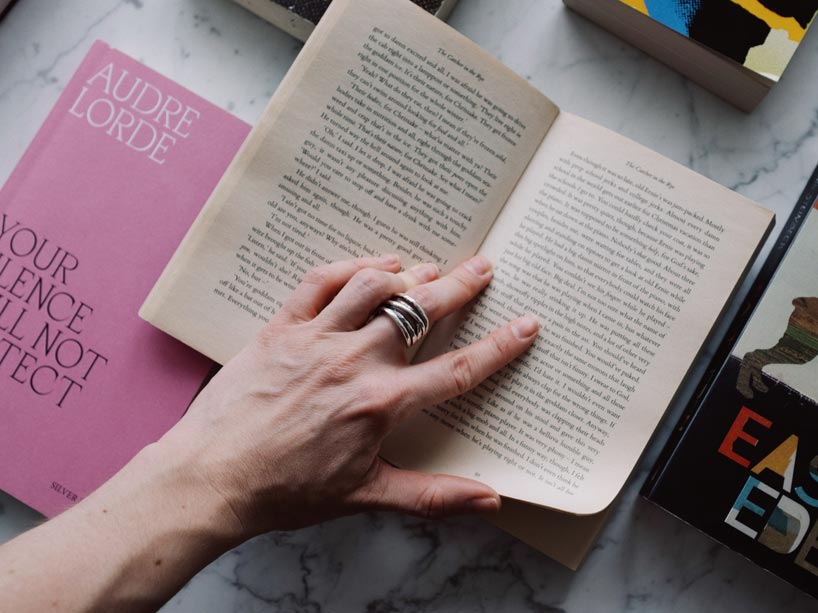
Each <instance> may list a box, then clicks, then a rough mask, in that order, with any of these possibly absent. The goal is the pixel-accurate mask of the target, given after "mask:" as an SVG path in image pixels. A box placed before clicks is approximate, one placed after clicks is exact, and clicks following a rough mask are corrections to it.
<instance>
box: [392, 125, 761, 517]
mask: <svg viewBox="0 0 818 613" xmlns="http://www.w3.org/2000/svg"><path fill="white" fill-rule="evenodd" d="M772 217H773V216H772V213H770V212H769V211H767V210H765V209H762V208H761V207H759V206H757V205H756V204H754V203H752V202H751V201H749V200H747V199H746V198H744V197H742V196H739V195H738V194H735V193H734V192H731V191H730V190H728V189H726V188H724V187H722V186H720V185H717V184H716V183H713V182H712V181H710V180H708V179H705V178H704V177H701V176H699V175H697V174H695V173H694V172H692V171H690V170H688V169H686V168H684V167H682V166H680V165H678V164H676V163H675V162H672V161H670V160H668V159H666V158H663V157H662V156H659V155H658V154H656V153H654V152H651V151H650V150H648V149H646V148H645V147H643V146H641V145H638V144H636V143H634V142H632V141H630V140H628V139H625V138H623V137H621V136H619V135H617V134H615V133H613V132H611V131H609V130H607V129H605V128H602V127H600V126H597V125H595V124H593V123H591V122H588V121H586V120H584V119H581V118H579V117H576V116H573V115H570V114H568V113H565V112H562V113H561V114H560V116H559V117H558V118H557V119H556V121H555V122H554V125H553V126H552V129H551V132H549V134H548V136H547V138H546V140H545V142H544V143H543V145H542V146H541V147H540V150H539V151H538V152H537V154H536V156H535V158H534V159H533V160H532V162H531V165H530V166H529V168H528V170H527V171H526V174H525V176H524V177H523V178H522V179H521V181H520V184H519V185H518V187H517V189H516V190H515V191H514V193H513V194H512V196H511V198H510V199H509V202H508V204H507V205H506V208H505V209H504V210H503V212H502V213H501V214H500V216H499V217H498V219H497V221H496V223H495V225H494V227H493V228H492V230H491V232H490V233H489V235H488V237H487V239H486V241H485V243H484V244H483V245H482V246H481V248H480V252H481V253H482V254H484V255H486V256H487V257H489V258H490V259H491V260H492V261H493V262H494V263H495V266H496V272H495V278H494V280H493V281H492V283H491V285H490V287H489V288H488V289H487V291H486V292H485V293H484V294H483V295H482V296H481V297H480V298H479V300H478V301H477V302H476V304H474V305H473V307H471V308H470V309H469V310H468V311H467V312H466V313H465V314H464V315H463V316H462V317H461V318H460V320H459V321H458V320H456V319H452V321H450V322H448V325H444V326H438V327H436V328H435V329H434V330H433V332H432V336H430V338H429V339H428V341H427V343H426V344H425V345H424V347H423V350H422V352H421V355H420V356H419V359H421V360H422V359H426V358H428V357H430V356H431V355H434V354H436V353H440V352H443V351H448V350H452V349H456V348H458V347H461V346H463V345H466V344H468V343H471V342H474V341H475V340H477V339H479V338H481V337H484V336H485V335H486V334H488V333H489V332H490V331H491V330H492V329H494V328H496V327H499V326H500V325H502V324H503V323H504V322H506V321H507V320H509V319H512V318H514V317H517V316H520V315H523V314H526V313H533V314H535V315H537V316H538V317H539V319H540V322H541V324H542V331H541V333H540V337H539V338H538V340H537V341H536V343H535V345H534V346H533V347H532V349H531V350H529V352H528V353H527V354H526V355H525V356H524V357H522V358H521V359H519V360H517V361H516V362H514V363H512V364H511V365H509V366H508V367H507V368H506V369H504V370H503V371H501V372H500V373H498V374H497V375H495V376H493V377H491V378H490V379H489V380H488V381H486V382H485V383H484V384H483V385H481V386H480V387H478V388H477V389H476V390H474V391H473V392H471V393H469V394H467V395H466V396H464V397H461V398H458V399H455V400H452V401H449V402H447V403H444V404H442V405H440V406H437V407H433V408H430V409H428V410H426V411H424V412H423V413H421V414H419V415H418V416H417V417H415V418H413V419H412V420H411V421H410V422H408V423H407V424H406V425H405V426H404V427H403V429H402V430H401V431H400V432H398V433H397V434H396V435H395V436H393V437H392V438H391V439H390V440H389V441H388V445H387V448H386V453H385V456H386V457H387V458H388V459H389V460H391V461H395V462H396V463H397V464H398V465H401V466H408V467H412V468H416V469H419V470H425V471H431V472H449V473H454V474H459V475H462V476H466V477H471V478H476V479H480V480H482V481H485V482H486V483H488V484H489V485H491V486H492V487H494V488H495V489H496V490H497V491H498V492H499V493H501V494H504V495H507V496H510V497H513V498H519V499H522V500H527V501H531V502H535V503H537V504H540V505H543V506H548V507H553V508H557V509H561V510H565V511H569V512H572V513H577V514H590V513H596V512H599V511H600V510H602V509H604V508H605V507H607V506H608V505H609V504H610V503H611V501H612V500H613V499H614V497H615V496H616V494H617V493H618V492H619V490H620V488H621V487H622V485H623V484H624V482H625V480H626V479H627V477H628V475H629V474H630V472H631V470H632V469H633V466H634V465H635V463H636V461H637V460H638V458H639V456H640V455H641V453H642V450H643V448H644V447H645V446H646V444H647V442H648V440H649V438H650V436H651V434H652V433H653V431H654V429H655V428H656V426H657V424H658V422H659V420H660V418H661V416H662V414H663V413H664V411H665V410H666V408H667V407H668V405H669V403H670V401H671V399H672V397H673V395H674V393H675V392H676V390H677V388H678V386H679V385H680V383H681V382H682V380H683V378H684V376H685V374H686V373H687V371H688V369H689V368H690V365H691V363H692V362H693V360H694V359H695V357H696V355H697V353H698V352H699V350H700V348H701V345H702V344H703V342H704V341H705V339H706V337H707V335H708V334H709V332H710V330H711V328H712V326H713V324H714V322H715V321H716V320H717V319H718V317H719V315H720V313H721V312H722V310H723V308H724V306H725V303H726V302H727V300H728V299H729V297H730V296H731V294H732V293H733V291H734V288H735V287H736V285H737V283H738V282H739V280H740V279H741V278H742V277H743V274H744V273H745V272H746V270H747V267H748V265H749V263H750V262H751V260H752V258H753V256H754V254H755V253H756V250H757V248H758V246H759V244H760V242H761V241H762V240H763V238H764V237H765V236H766V233H767V232H768V231H769V228H770V227H771V222H772Z"/></svg>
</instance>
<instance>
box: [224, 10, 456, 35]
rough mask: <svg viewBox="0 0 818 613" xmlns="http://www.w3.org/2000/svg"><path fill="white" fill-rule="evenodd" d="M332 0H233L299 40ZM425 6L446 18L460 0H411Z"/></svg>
mask: <svg viewBox="0 0 818 613" xmlns="http://www.w3.org/2000/svg"><path fill="white" fill-rule="evenodd" d="M331 1H332V0H234V2H236V3H238V4H240V5H241V6H243V7H244V8H246V9H247V10H249V11H251V12H252V13H255V14H256V15H258V16H259V17H261V18H262V19H264V20H265V21H269V22H270V23H271V24H273V25H274V26H276V27H277V28H279V29H281V30H284V31H285V32H287V33H288V34H290V35H291V36H295V37H296V38H297V39H298V40H300V41H306V40H307V37H308V36H309V35H310V34H311V33H312V31H313V30H314V29H315V25H316V24H317V23H318V20H319V19H321V17H323V15H324V13H325V12H326V11H327V9H328V8H329V6H330V2H331ZM412 1H413V2H414V3H415V4H417V5H418V6H419V7H421V8H422V9H424V10H426V11H428V12H429V13H431V14H432V15H434V16H435V17H437V18H438V19H443V20H445V19H446V18H447V17H448V16H449V13H451V12H452V9H453V8H454V6H455V4H457V0H412Z"/></svg>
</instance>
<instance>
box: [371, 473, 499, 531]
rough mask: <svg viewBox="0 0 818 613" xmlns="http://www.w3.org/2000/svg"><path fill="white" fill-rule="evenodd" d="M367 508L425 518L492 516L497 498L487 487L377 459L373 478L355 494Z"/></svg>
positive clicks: (474, 482) (497, 501)
mask: <svg viewBox="0 0 818 613" xmlns="http://www.w3.org/2000/svg"><path fill="white" fill-rule="evenodd" d="M356 498H357V502H359V503H360V504H362V505H363V506H365V507H366V508H368V509H378V510H388V511H400V512H402V513H409V514H410V515H418V516H420V517H427V518H433V517H434V518H439V517H448V516H450V515H463V514H466V513H496V512H497V511H499V510H500V496H499V494H497V492H495V491H494V490H493V489H491V488H490V487H489V486H488V485H485V484H484V483H480V482H479V481H472V480H471V479H464V478H461V477H453V476H451V475H429V474H426V473H422V472H415V471H411V470H401V469H399V468H395V467H393V466H390V465H389V464H387V463H386V462H384V461H382V460H378V465H377V467H376V470H375V476H374V478H373V479H372V480H371V481H370V482H369V483H368V484H367V485H366V486H364V487H363V488H362V489H361V490H359V492H358V494H357V495H356Z"/></svg>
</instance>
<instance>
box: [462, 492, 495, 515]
mask: <svg viewBox="0 0 818 613" xmlns="http://www.w3.org/2000/svg"><path fill="white" fill-rule="evenodd" d="M499 510H500V499H499V498H496V497H495V496H485V497H483V498H472V499H471V500H469V501H467V502H466V511H467V512H469V513H497V511H499Z"/></svg>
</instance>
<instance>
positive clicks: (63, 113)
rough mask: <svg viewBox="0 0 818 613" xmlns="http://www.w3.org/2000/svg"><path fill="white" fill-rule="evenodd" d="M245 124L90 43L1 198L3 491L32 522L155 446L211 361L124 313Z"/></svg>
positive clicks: (142, 292)
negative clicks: (24, 507) (28, 510)
mask: <svg viewBox="0 0 818 613" xmlns="http://www.w3.org/2000/svg"><path fill="white" fill-rule="evenodd" d="M247 132H248V127H247V126H246V125H245V124H244V123H242V122H240V121H239V120H237V119H235V118H234V117H232V116H231V115H229V114H228V113H226V112H225V111H223V110H221V109H219V108H217V107H215V106H213V105H212V104H210V103H208V102H206V101H205V100H203V99H201V98H200V97H198V96H196V95H195V94H193V93H191V92H189V91H187V90H186V89H184V88H182V87H180V86H179V85H177V84H176V83H174V82H172V81H170V80H168V79H166V78H164V77H162V76H161V75H159V74H157V73H156V72H154V71H152V70H150V69H148V68H146V67H145V66H142V65H141V64H139V63H138V62H136V61H134V60H132V59H130V58H128V57H127V56H125V55H123V54H122V53H119V52H118V51H116V50H114V49H111V48H110V47H108V46H107V45H106V44H104V43H102V42H96V43H94V45H93V46H92V47H91V50H90V51H89V52H88V54H87V56H86V57H85V59H84V60H83V61H82V63H81V65H80V66H79V68H78V69H77V71H76V73H75V74H74V76H73V77H72V78H71V80H70V81H69V82H68V84H67V85H66V87H65V89H64V90H63V92H62V94H61V95H60V98H59V100H58V101H57V103H56V104H55V106H54V108H53V109H52V111H51V113H50V114H49V115H48V117H47V119H46V120H45V122H44V123H43V125H42V127H41V128H40V130H39V132H38V133H37V135H36V136H35V137H34V140H33V141H32V143H31V145H30V146H29V147H28V149H27V150H26V152H25V154H24V155H23V157H22V159H21V160H20V162H19V163H18V165H17V167H16V168H15V169H14V171H13V172H12V174H11V176H10V177H9V179H8V181H7V182H6V184H5V186H4V187H3V189H2V191H0V421H2V424H3V426H2V428H0V488H2V489H3V490H5V491H6V492H8V493H9V494H11V495H12V496H15V497H16V498H19V499H20V500H22V501H23V502H25V503H26V504H28V505H29V506H31V507H33V508H34V509H36V510H38V511H40V512H41V513H43V514H44V515H46V516H49V517H50V516H53V515H55V514H57V513H59V512H60V511H62V510H63V509H65V508H66V507H68V506H71V505H72V504H74V503H75V502H77V501H78V500H79V499H81V498H83V497H84V496H86V495H87V494H89V493H90V492H91V491H93V490H94V489H96V487H97V486H99V485H100V484H101V483H103V482H104V481H105V480H107V479H108V477H110V476H111V475H113V474H114V473H115V472H116V471H117V470H119V468H120V467H122V466H123V465H124V464H125V463H126V462H127V461H128V460H129V459H130V458H131V457H132V456H133V455H135V454H136V453H137V452H138V451H139V449H141V448H142V447H143V446H145V445H146V444H148V443H150V442H153V441H155V440H156V439H158V438H159V437H160V436H161V435H162V434H163V433H164V432H165V431H166V430H167V429H168V428H169V427H170V426H171V425H173V424H174V423H175V422H176V421H177V420H178V419H179V417H180V416H181V415H182V413H183V412H184V411H185V409H186V408H187V406H188V404H189V402H190V401H191V399H192V398H193V396H194V395H195V393H196V390H197V389H198V387H199V386H200V384H201V382H202V380H203V378H204V377H205V375H206V374H207V372H208V370H209V369H210V367H211V362H210V361H209V360H208V359H207V358H205V357H204V356H202V355H200V354H198V353H196V352H195V351H193V350H191V349H190V348H188V347H185V346H184V345H183V344H181V343H179V342H177V341H175V340H174V339H172V338H170V337H168V336H166V335H164V334H162V333H161V332H159V331H158V330H156V329H155V328H153V327H151V326H149V325H147V324H146V323H145V322H143V321H142V320H141V319H139V317H138V316H137V310H138V309H139V305H140V304H141V303H142V301H143V300H144V298H145V296H146V295H147V293H148V291H149V290H150V288H151V286H152V285H153V282H154V281H155V279H156V277H157V275H158V274H159V273H160V272H161V270H162V267H163V266H164V265H165V263H166V262H167V259H168V258H169V257H170V255H171V254H172V253H173V250H174V248H175V247H176V245H177V244H178V242H179V240H180V239H181V238H182V236H183V235H184V233H185V231H186V230H187V228H188V227H189V225H190V223H191V222H192V221H193V219H194V218H195V217H196V214H197V213H198V211H199V210H200V209H201V206H202V204H203V203H204V202H205V200H206V199H207V197H208V195H209V194H210V192H211V191H212V190H213V188H214V186H215V185H216V182H217V181H218V179H219V177H220V176H221V175H222V173H223V172H224V170H225V168H226V167H227V165H228V163H229V162H230V160H231V158H232V157H233V154H234V153H235V152H236V150H237V149H238V147H239V145H240V144H241V142H242V141H243V140H244V137H245V136H246V134H247ZM213 143H218V146H217V147H213V146H212V144H213Z"/></svg>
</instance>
